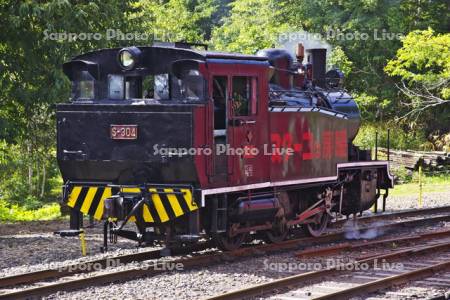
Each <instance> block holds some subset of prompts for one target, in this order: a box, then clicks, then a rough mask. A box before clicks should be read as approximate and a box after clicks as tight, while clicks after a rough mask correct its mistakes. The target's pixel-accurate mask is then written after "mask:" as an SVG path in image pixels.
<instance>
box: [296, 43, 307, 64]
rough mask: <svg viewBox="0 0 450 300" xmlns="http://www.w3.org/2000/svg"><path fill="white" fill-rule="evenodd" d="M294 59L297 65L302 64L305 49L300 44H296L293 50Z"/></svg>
mask: <svg viewBox="0 0 450 300" xmlns="http://www.w3.org/2000/svg"><path fill="white" fill-rule="evenodd" d="M295 57H296V58H297V62H298V63H299V64H301V63H302V62H303V58H304V57H305V47H303V44H302V43H298V44H297V48H296V49H295Z"/></svg>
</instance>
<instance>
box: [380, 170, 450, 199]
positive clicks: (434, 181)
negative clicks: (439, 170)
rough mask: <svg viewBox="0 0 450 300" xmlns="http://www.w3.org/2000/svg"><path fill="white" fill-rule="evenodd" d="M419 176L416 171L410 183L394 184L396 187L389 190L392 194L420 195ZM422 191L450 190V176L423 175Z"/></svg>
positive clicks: (441, 191) (437, 191)
mask: <svg viewBox="0 0 450 300" xmlns="http://www.w3.org/2000/svg"><path fill="white" fill-rule="evenodd" d="M419 191H420V186H419V176H418V174H417V173H414V175H413V176H412V180H411V182H409V183H404V184H399V185H396V186H394V189H393V190H391V191H390V192H389V195H392V196H407V195H419ZM422 192H423V193H439V192H440V193H443V192H450V176H449V175H446V174H444V175H439V176H423V177H422Z"/></svg>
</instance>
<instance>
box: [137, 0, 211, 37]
mask: <svg viewBox="0 0 450 300" xmlns="http://www.w3.org/2000/svg"><path fill="white" fill-rule="evenodd" d="M134 8H135V9H136V10H137V12H136V13H135V14H133V15H132V16H131V17H130V18H131V19H132V20H134V21H135V22H136V23H137V24H139V27H140V28H141V29H142V30H143V31H144V32H148V33H149V34H150V35H151V36H154V37H155V38H156V40H162V41H168V42H177V41H188V42H205V41H206V39H208V38H209V36H210V34H211V28H212V27H213V25H214V24H212V22H213V17H214V12H215V11H216V10H217V3H216V0H205V1H201V0H168V1H159V0H141V1H139V2H137V3H135V5H134Z"/></svg>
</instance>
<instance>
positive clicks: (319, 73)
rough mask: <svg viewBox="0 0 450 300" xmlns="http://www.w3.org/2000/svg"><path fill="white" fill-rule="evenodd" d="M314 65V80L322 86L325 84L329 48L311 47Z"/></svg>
mask: <svg viewBox="0 0 450 300" xmlns="http://www.w3.org/2000/svg"><path fill="white" fill-rule="evenodd" d="M309 52H310V53H311V63H312V67H313V80H314V82H315V83H316V85H318V86H320V87H324V86H325V73H326V59H327V49H309Z"/></svg>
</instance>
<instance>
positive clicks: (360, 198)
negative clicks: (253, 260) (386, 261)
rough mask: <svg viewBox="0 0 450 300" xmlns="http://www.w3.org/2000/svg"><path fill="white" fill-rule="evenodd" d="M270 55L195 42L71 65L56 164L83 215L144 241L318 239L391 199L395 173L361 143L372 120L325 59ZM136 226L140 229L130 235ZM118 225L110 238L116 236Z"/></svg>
mask: <svg viewBox="0 0 450 300" xmlns="http://www.w3.org/2000/svg"><path fill="white" fill-rule="evenodd" d="M307 53H309V54H308V56H309V59H308V61H309V62H310V63H306V64H303V58H304V57H303V56H304V50H303V47H302V46H301V45H299V48H298V49H297V55H296V58H297V60H296V61H294V58H293V57H292V56H291V55H290V54H288V53H287V52H286V51H285V50H280V49H269V50H264V51H260V52H259V53H258V54H257V55H241V54H231V53H218V52H209V51H200V50H196V49H194V48H192V47H191V45H188V44H184V43H176V44H174V45H167V44H164V45H153V46H149V47H129V48H124V49H103V50H98V51H94V52H90V53H86V54H83V55H80V56H78V57H75V58H74V59H72V60H71V61H70V62H68V63H66V64H64V72H65V73H66V74H67V76H68V77H69V78H70V79H71V81H72V83H73V89H72V99H71V101H70V103H64V104H59V105H58V106H57V126H58V128H57V133H58V134H57V138H58V147H57V150H58V151H57V158H58V164H59V167H60V170H61V173H62V176H63V179H64V182H65V186H64V200H65V201H66V202H67V204H68V205H69V207H71V211H72V215H71V226H72V227H73V228H77V227H78V226H79V222H78V220H79V218H80V215H81V214H89V215H91V216H94V217H95V218H96V219H98V220H105V224H107V225H105V226H106V227H108V228H110V231H111V234H114V235H119V236H123V237H126V238H129V239H132V240H136V241H138V242H147V243H151V242H154V241H161V240H163V241H166V242H167V243H177V242H188V241H197V240H198V239H199V238H201V237H206V238H213V239H215V240H216V241H217V242H218V244H219V246H221V247H222V248H224V249H233V248H236V247H238V246H239V245H240V244H241V243H242V242H243V241H244V240H245V239H247V238H248V234H250V233H252V232H258V233H261V234H263V236H264V237H265V239H266V240H268V241H270V242H278V241H281V240H283V239H285V238H286V237H287V235H288V233H289V230H290V229H292V228H296V227H304V228H306V229H307V230H308V232H309V233H311V234H313V235H319V234H321V233H322V232H323V230H324V229H325V228H326V225H327V223H328V222H329V220H330V218H331V217H333V216H336V215H339V214H343V215H349V214H353V213H357V212H360V211H363V210H366V209H368V208H369V207H370V206H372V205H373V204H374V202H375V201H376V200H377V199H378V197H379V196H380V194H381V191H382V190H385V191H386V192H385V193H384V197H386V196H387V191H388V189H389V188H391V187H392V185H393V182H392V177H391V175H390V174H389V169H388V162H386V161H372V160H371V159H370V154H369V153H368V152H367V151H363V150H360V149H358V148H357V147H355V146H354V145H353V144H352V140H353V139H354V137H355V136H356V134H357V132H358V129H359V124H360V114H359V110H358V107H357V105H356V103H355V101H354V100H353V99H352V97H351V96H350V95H349V94H348V93H346V92H345V91H344V90H343V89H342V88H341V81H342V79H343V77H342V73H340V72H339V71H338V70H331V71H329V72H325V52H324V51H323V50H322V49H310V50H309V51H307ZM128 222H135V223H136V227H137V229H136V231H130V230H125V229H124V225H125V224H126V223H128ZM106 227H105V228H106Z"/></svg>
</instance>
